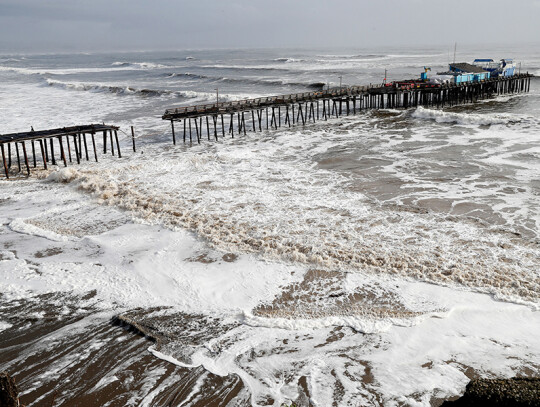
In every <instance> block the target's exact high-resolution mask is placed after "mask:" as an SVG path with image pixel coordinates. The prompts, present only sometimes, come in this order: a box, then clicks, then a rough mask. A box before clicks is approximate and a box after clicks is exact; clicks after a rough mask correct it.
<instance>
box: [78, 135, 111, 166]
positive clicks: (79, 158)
mask: <svg viewBox="0 0 540 407" xmlns="http://www.w3.org/2000/svg"><path fill="white" fill-rule="evenodd" d="M68 137H69V136H68ZM103 140H107V137H104V139H103ZM73 146H74V147H75V158H76V159H77V164H80V163H81V156H80V155H79V148H78V147H77V136H75V135H73ZM113 148H114V147H113V145H112V140H111V149H113ZM113 155H114V152H113Z"/></svg>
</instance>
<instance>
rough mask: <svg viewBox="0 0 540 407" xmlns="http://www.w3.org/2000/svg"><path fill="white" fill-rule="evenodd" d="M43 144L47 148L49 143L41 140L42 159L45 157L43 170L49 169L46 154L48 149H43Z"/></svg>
mask: <svg viewBox="0 0 540 407" xmlns="http://www.w3.org/2000/svg"><path fill="white" fill-rule="evenodd" d="M43 144H45V147H47V143H46V142H44V141H43V140H39V146H40V147H41V157H43V168H45V169H47V154H45V152H46V149H45V148H44V147H43Z"/></svg>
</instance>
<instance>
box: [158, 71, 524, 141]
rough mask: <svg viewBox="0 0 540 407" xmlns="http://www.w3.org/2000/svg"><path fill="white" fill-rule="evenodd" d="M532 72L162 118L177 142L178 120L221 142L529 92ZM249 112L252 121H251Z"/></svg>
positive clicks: (190, 110)
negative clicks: (372, 112) (369, 113)
mask: <svg viewBox="0 0 540 407" xmlns="http://www.w3.org/2000/svg"><path fill="white" fill-rule="evenodd" d="M532 76H533V75H532V74H529V73H524V74H516V75H513V76H498V77H493V78H488V79H482V80H478V81H473V82H461V83H454V82H449V83H443V84H432V83H429V82H422V81H418V80H409V81H396V82H390V83H383V84H377V85H374V84H370V85H369V86H351V87H344V86H340V87H336V88H330V89H327V90H324V91H316V92H304V93H294V94H288V95H281V96H269V97H261V98H255V99H245V100H239V101H230V102H219V96H218V97H217V98H216V102H215V103H211V104H201V105H193V106H183V107H176V108H170V109H167V110H166V111H165V113H164V114H163V116H162V119H163V120H168V121H170V122H171V130H172V141H173V144H176V129H175V122H176V123H181V124H183V141H184V143H185V142H186V141H187V139H188V137H189V142H190V143H193V141H194V139H195V138H196V141H197V143H199V144H200V143H201V141H202V139H203V137H204V135H203V133H204V127H206V136H207V138H208V140H209V141H210V140H211V139H215V140H216V141H218V139H219V136H221V137H225V134H226V133H227V134H228V135H230V136H231V137H232V138H234V134H235V131H236V133H237V134H242V133H243V134H244V135H245V134H246V131H247V130H248V127H249V128H250V129H251V130H252V131H253V132H257V131H263V129H265V130H270V129H278V128H279V127H281V126H282V125H284V126H288V127H291V126H292V125H295V124H300V123H301V124H302V126H305V125H306V124H307V123H311V122H313V123H315V122H316V121H317V120H325V121H326V120H328V119H330V118H333V117H334V118H339V117H340V116H342V115H343V114H346V115H349V114H351V113H352V114H356V113H357V112H360V111H363V110H368V109H408V108H416V107H418V106H422V107H434V108H443V107H445V106H455V105H458V104H466V103H474V102H477V101H479V100H483V99H487V98H489V97H492V96H494V95H503V94H512V93H522V92H529V90H530V84H531V77H532ZM246 116H247V122H248V124H246Z"/></svg>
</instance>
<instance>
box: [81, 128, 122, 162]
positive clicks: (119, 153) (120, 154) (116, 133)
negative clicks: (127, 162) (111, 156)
mask: <svg viewBox="0 0 540 407" xmlns="http://www.w3.org/2000/svg"><path fill="white" fill-rule="evenodd" d="M114 138H115V140H116V149H117V150H118V158H122V153H121V152H120V143H119V142H118V130H115V131H114ZM84 144H85V147H86V139H84ZM86 159H87V160H88V151H87V152H86Z"/></svg>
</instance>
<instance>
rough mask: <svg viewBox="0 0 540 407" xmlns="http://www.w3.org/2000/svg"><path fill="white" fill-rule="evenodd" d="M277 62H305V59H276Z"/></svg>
mask: <svg viewBox="0 0 540 407" xmlns="http://www.w3.org/2000/svg"><path fill="white" fill-rule="evenodd" d="M274 61H276V62H304V61H305V59H297V58H276V59H274Z"/></svg>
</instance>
